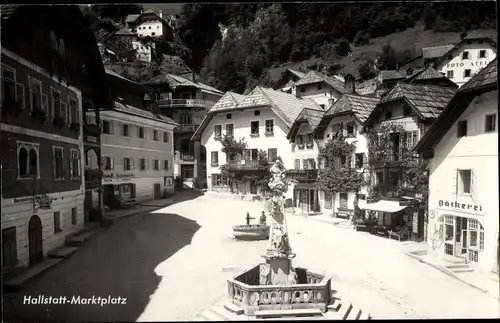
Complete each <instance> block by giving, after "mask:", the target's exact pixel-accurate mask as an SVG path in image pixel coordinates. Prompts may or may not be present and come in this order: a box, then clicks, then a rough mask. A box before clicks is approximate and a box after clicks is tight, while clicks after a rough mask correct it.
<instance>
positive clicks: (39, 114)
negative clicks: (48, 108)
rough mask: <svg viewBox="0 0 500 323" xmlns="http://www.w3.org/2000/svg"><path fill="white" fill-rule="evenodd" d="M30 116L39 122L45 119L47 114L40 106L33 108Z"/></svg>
mask: <svg viewBox="0 0 500 323" xmlns="http://www.w3.org/2000/svg"><path fill="white" fill-rule="evenodd" d="M31 117H32V118H33V119H34V120H38V121H39V122H40V123H44V122H45V121H47V114H46V113H45V111H44V110H43V109H41V108H33V111H31Z"/></svg>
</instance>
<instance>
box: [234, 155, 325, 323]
mask: <svg viewBox="0 0 500 323" xmlns="http://www.w3.org/2000/svg"><path fill="white" fill-rule="evenodd" d="M271 174H272V179H271V181H270V182H269V188H270V189H271V192H272V194H271V197H270V198H269V199H268V201H267V202H268V208H269V213H270V215H271V217H272V221H271V225H270V235H269V247H268V248H267V250H266V253H265V254H264V255H263V258H264V259H265V263H261V264H259V265H257V266H255V267H253V268H251V269H249V270H247V271H245V272H243V273H242V274H240V275H238V276H236V277H235V278H233V279H230V280H228V296H229V301H230V304H229V305H230V306H226V308H227V310H230V311H232V312H238V311H241V312H243V313H244V314H245V315H248V316H253V315H256V316H257V315H258V314H259V313H263V312H265V311H266V310H267V311H271V312H273V313H274V312H275V311H276V310H277V311H278V312H277V313H274V317H280V315H279V312H280V311H283V313H284V312H285V311H290V310H292V311H293V310H303V312H304V313H306V312H307V310H310V311H312V312H315V313H317V311H318V310H319V311H321V312H323V313H324V312H326V311H327V306H328V304H329V302H330V297H331V291H330V283H331V279H330V278H329V277H325V276H323V275H319V274H316V273H313V272H310V271H308V270H306V269H304V268H293V267H292V259H293V258H294V257H295V254H294V253H292V249H291V247H290V240H289V235H288V229H287V225H286V219H285V216H284V205H285V193H286V192H287V190H288V184H289V182H288V181H287V179H286V178H285V168H284V166H283V163H282V162H281V161H280V160H278V161H277V162H276V163H275V164H274V165H273V167H272V168H271ZM320 314H321V313H320Z"/></svg>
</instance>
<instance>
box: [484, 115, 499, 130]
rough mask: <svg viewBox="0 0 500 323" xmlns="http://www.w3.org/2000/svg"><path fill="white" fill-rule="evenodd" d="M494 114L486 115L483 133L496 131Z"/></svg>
mask: <svg viewBox="0 0 500 323" xmlns="http://www.w3.org/2000/svg"><path fill="white" fill-rule="evenodd" d="M496 118H497V115H496V114H488V115H486V119H485V125H484V131H485V132H493V131H495V130H496Z"/></svg>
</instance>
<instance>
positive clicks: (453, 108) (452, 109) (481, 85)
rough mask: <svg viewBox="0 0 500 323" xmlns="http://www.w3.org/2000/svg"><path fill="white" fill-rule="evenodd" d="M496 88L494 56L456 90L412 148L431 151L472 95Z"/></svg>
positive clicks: (460, 113) (495, 61) (470, 99)
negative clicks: (441, 111)
mask: <svg viewBox="0 0 500 323" xmlns="http://www.w3.org/2000/svg"><path fill="white" fill-rule="evenodd" d="M497 89H498V83H497V59H496V58H495V59H494V60H493V61H492V62H490V64H488V65H487V66H486V67H485V68H483V69H482V70H481V71H480V72H479V73H478V74H477V75H475V76H473V77H472V78H471V79H470V80H469V81H468V82H467V83H465V85H463V86H462V87H461V88H460V89H459V90H458V91H457V93H456V94H455V96H454V97H453V98H452V100H451V101H450V102H449V103H448V105H447V106H446V108H445V109H444V110H443V113H442V114H441V115H440V116H439V117H438V118H437V120H436V121H435V122H434V123H433V124H432V126H431V128H430V129H429V130H428V131H427V132H426V133H425V135H424V136H423V137H422V139H421V140H420V141H419V142H418V143H417V145H416V146H415V148H414V150H415V151H418V152H420V153H425V152H427V151H432V150H433V149H434V148H435V147H436V146H437V144H438V143H439V142H440V141H441V140H442V139H443V137H444V136H445V135H446V134H447V133H448V131H449V130H450V129H451V127H452V126H453V125H454V124H455V123H456V122H457V120H458V119H459V118H460V116H461V115H462V114H463V113H464V112H465V111H466V110H467V108H468V107H469V105H470V103H471V102H472V100H473V99H474V97H476V96H478V95H481V94H482V93H484V92H488V91H496V90H497ZM424 157H425V156H424Z"/></svg>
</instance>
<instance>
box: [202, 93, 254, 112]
mask: <svg viewBox="0 0 500 323" xmlns="http://www.w3.org/2000/svg"><path fill="white" fill-rule="evenodd" d="M243 98H245V96H244V95H241V94H237V93H234V92H226V93H225V94H224V95H223V96H222V98H220V100H219V101H217V103H215V104H214V105H213V106H212V107H211V108H210V110H209V112H216V111H218V110H227V109H234V108H236V106H237V105H238V103H239V102H240V101H241V100H243Z"/></svg>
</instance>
